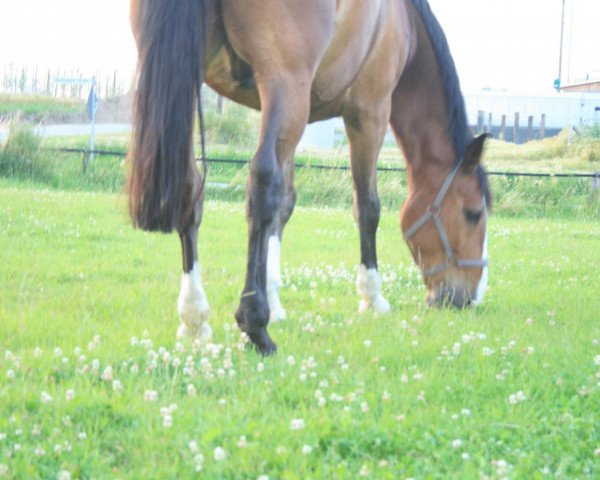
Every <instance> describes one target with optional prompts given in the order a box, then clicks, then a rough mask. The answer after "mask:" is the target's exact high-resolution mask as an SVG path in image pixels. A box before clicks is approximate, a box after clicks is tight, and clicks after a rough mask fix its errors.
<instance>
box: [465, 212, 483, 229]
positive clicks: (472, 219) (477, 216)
mask: <svg viewBox="0 0 600 480" xmlns="http://www.w3.org/2000/svg"><path fill="white" fill-rule="evenodd" d="M464 213H465V218H466V219H467V222H469V223H471V224H473V225H477V224H478V223H479V220H481V216H482V215H483V210H470V209H465V210H464Z"/></svg>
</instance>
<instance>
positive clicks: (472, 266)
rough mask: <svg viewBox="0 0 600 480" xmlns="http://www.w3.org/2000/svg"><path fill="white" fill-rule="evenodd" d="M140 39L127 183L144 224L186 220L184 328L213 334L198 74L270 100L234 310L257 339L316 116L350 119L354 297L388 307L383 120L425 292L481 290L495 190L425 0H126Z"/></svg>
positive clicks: (450, 297) (271, 309)
mask: <svg viewBox="0 0 600 480" xmlns="http://www.w3.org/2000/svg"><path fill="white" fill-rule="evenodd" d="M131 23H132V30H133V32H134V36H135V39H136V43H137V46H138V51H139V61H138V85H137V93H136V99H135V120H134V134H133V139H132V146H131V151H130V162H131V172H130V177H129V182H128V189H129V195H130V213H131V217H132V219H133V223H134V225H135V226H137V227H139V228H142V229H144V230H158V231H163V232H170V231H172V230H174V229H175V230H177V232H178V233H179V235H180V238H181V245H182V251H183V270H184V273H183V279H182V284H181V292H180V295H179V300H178V310H179V314H180V317H181V321H182V324H181V326H180V328H179V331H178V336H183V335H186V334H187V335H192V336H196V337H198V336H205V337H206V336H209V335H210V333H211V330H210V327H209V326H208V323H207V317H208V312H209V306H208V302H207V299H206V295H205V292H204V290H203V287H202V282H201V277H200V267H199V263H198V254H197V246H196V241H197V235H198V228H199V225H200V221H201V217H202V204H203V198H204V197H203V193H204V191H203V186H204V178H203V176H202V175H200V173H199V172H198V170H197V167H196V162H195V158H194V154H193V141H192V138H193V128H194V117H195V112H194V110H195V103H196V102H198V105H197V106H198V109H199V110H200V109H201V102H200V98H199V90H200V86H201V85H202V83H203V82H205V83H206V84H208V85H209V86H210V87H212V88H213V89H214V90H216V91H217V92H219V93H220V94H221V95H224V96H225V97H227V98H230V99H231V100H233V101H235V102H238V103H240V104H243V105H246V106H248V107H251V108H254V109H258V110H260V111H261V122H260V134H259V138H258V147H257V150H256V153H255V155H254V157H253V158H252V160H251V161H250V164H249V177H248V181H247V188H246V214H247V221H248V263H247V270H246V279H245V286H244V290H243V292H242V294H241V298H240V304H239V307H238V309H237V312H236V314H235V317H236V320H237V323H238V325H239V327H240V329H241V330H242V331H243V332H246V333H247V334H248V336H249V338H250V339H251V340H252V342H253V343H254V345H255V346H256V348H257V349H258V351H259V352H260V353H262V354H270V353H272V352H274V351H275V349H276V346H275V344H274V343H273V341H272V340H271V338H270V337H269V334H268V333H267V324H268V322H269V320H270V319H271V320H277V319H280V318H283V317H284V316H285V310H284V309H283V307H282V306H281V303H280V302H279V297H278V291H279V288H280V286H281V283H282V282H281V274H280V270H279V261H280V260H279V256H280V249H281V239H282V232H283V229H284V227H285V225H286V222H287V221H288V220H289V218H290V216H291V214H292V211H293V209H294V202H295V198H296V192H295V189H294V170H293V157H294V151H295V148H296V146H297V144H298V142H299V140H300V137H301V136H302V133H303V131H304V128H305V126H306V124H307V123H308V122H313V121H317V120H322V119H327V118H332V117H336V116H341V117H342V118H343V120H344V124H345V128H346V132H347V135H348V140H349V142H350V166H351V171H352V179H353V206H354V216H355V219H356V222H357V224H358V227H359V230H360V265H359V267H358V275H357V280H356V285H357V288H358V293H359V295H360V304H359V308H360V309H361V310H366V309H373V310H374V311H376V312H380V313H383V312H387V311H389V309H390V305H389V303H388V302H387V300H386V299H385V298H384V297H383V296H382V294H381V277H380V275H379V273H378V270H377V255H376V249H375V235H376V231H377V227H378V224H379V216H380V203H379V198H378V195H377V184H376V162H377V156H378V153H379V150H380V148H381V145H382V142H383V139H384V135H385V133H386V129H387V126H388V124H390V125H391V127H392V129H393V131H394V133H395V136H396V138H397V141H398V143H399V145H400V147H401V148H402V150H403V152H404V156H405V158H406V160H407V177H408V187H409V189H408V197H407V199H406V202H405V203H404V205H403V207H402V211H401V222H400V223H401V228H402V230H403V232H404V238H405V240H406V241H407V243H408V245H409V248H410V250H411V252H412V255H413V257H414V260H415V262H416V263H417V264H418V265H419V267H420V268H421V271H422V276H423V280H424V282H425V285H426V287H427V289H428V295H427V302H428V303H429V304H430V305H444V304H453V305H455V306H457V307H464V306H466V305H468V304H470V303H476V302H479V301H481V298H482V295H483V291H484V289H485V282H486V278H487V261H486V243H487V242H486V228H487V210H488V208H489V207H490V195H489V189H488V183H487V177H486V174H485V171H484V170H483V168H482V167H481V165H480V158H481V154H482V149H483V144H484V139H485V137H484V136H481V137H478V138H473V137H472V135H471V134H470V131H469V128H468V124H467V118H466V113H465V106H464V100H463V97H462V95H461V91H460V86H459V81H458V76H457V73H456V69H455V66H454V62H453V60H452V57H451V55H450V51H449V48H448V44H447V41H446V38H445V35H444V33H443V31H442V28H441V27H440V25H439V23H438V21H437V20H436V18H435V16H434V15H433V14H432V12H431V10H430V7H429V4H428V3H427V0H312V1H310V2H300V1H291V0H243V1H241V0H131Z"/></svg>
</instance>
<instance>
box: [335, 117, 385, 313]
mask: <svg viewBox="0 0 600 480" xmlns="http://www.w3.org/2000/svg"><path fill="white" fill-rule="evenodd" d="M385 110H386V109H381V110H380V111H378V112H377V111H364V110H361V109H358V108H357V109H355V110H351V109H348V111H347V114H346V115H345V116H344V122H345V126H346V132H347V134H348V140H349V142H350V164H351V168H352V186H353V207H354V218H355V220H356V223H357V225H358V228H359V234H360V258H361V262H360V265H359V267H358V274H357V277H356V287H357V290H358V293H359V295H360V297H361V299H360V303H359V311H361V312H363V311H366V310H368V309H370V308H372V309H373V310H374V311H375V312H377V313H387V312H389V311H390V304H389V303H388V301H387V300H386V299H385V298H384V297H383V295H382V294H381V276H380V275H379V271H378V268H377V249H376V234H377V227H378V226H379V217H380V214H381V207H380V203H379V196H378V194H377V156H378V154H379V150H380V149H381V144H382V143H383V137H384V135H385V130H386V125H387V119H386V112H385ZM388 118H389V117H388Z"/></svg>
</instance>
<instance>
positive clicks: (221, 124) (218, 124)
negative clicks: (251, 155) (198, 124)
mask: <svg viewBox="0 0 600 480" xmlns="http://www.w3.org/2000/svg"><path fill="white" fill-rule="evenodd" d="M204 123H205V125H206V138H207V140H208V142H209V143H211V144H213V145H214V144H221V145H236V146H241V147H253V146H255V145H256V142H257V138H258V126H259V115H258V113H256V112H253V111H251V110H249V109H248V108H246V107H242V106H240V105H237V104H233V103H228V104H227V106H226V108H225V109H224V110H223V113H221V114H219V113H218V112H217V111H215V110H212V109H207V111H205V112H204Z"/></svg>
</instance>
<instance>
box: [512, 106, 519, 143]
mask: <svg viewBox="0 0 600 480" xmlns="http://www.w3.org/2000/svg"><path fill="white" fill-rule="evenodd" d="M513 143H519V112H515V124H514V125H513Z"/></svg>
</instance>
